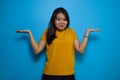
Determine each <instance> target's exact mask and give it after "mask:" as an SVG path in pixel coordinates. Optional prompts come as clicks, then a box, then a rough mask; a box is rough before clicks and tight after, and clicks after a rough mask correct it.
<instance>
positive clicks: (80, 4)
mask: <svg viewBox="0 0 120 80" xmlns="http://www.w3.org/2000/svg"><path fill="white" fill-rule="evenodd" d="M57 7H64V8H66V10H67V11H68V13H69V16H70V22H71V23H70V27H72V28H73V29H74V31H75V32H76V34H77V36H78V39H79V41H80V42H82V39H83V36H84V33H85V30H86V29H87V28H100V29H101V32H92V33H90V35H89V40H88V44H87V47H86V50H85V52H84V54H83V55H81V54H79V53H77V52H75V76H76V79H77V80H120V58H119V57H120V38H119V37H120V30H119V29H120V1H119V0H0V80H41V76H42V73H43V69H44V64H45V60H46V55H45V50H44V51H43V52H42V53H40V54H39V55H34V52H33V49H32V47H31V44H30V39H29V36H28V35H27V34H23V33H21V34H18V33H16V32H15V30H18V29H30V30H31V31H32V33H33V35H34V38H35V40H36V41H37V42H39V40H40V38H41V36H42V33H43V32H44V30H45V29H46V28H47V26H48V22H49V20H50V17H51V14H52V12H53V10H54V9H55V8H57Z"/></svg>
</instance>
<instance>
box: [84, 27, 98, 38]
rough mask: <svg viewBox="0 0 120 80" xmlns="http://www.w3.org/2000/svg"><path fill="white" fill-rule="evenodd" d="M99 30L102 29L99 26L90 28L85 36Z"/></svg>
mask: <svg viewBox="0 0 120 80" xmlns="http://www.w3.org/2000/svg"><path fill="white" fill-rule="evenodd" d="M99 31H100V29H99V28H94V29H92V28H88V29H87V30H86V34H85V36H88V35H89V33H90V32H99Z"/></svg>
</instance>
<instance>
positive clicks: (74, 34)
mask: <svg viewBox="0 0 120 80" xmlns="http://www.w3.org/2000/svg"><path fill="white" fill-rule="evenodd" d="M71 30H72V36H73V40H75V39H77V35H76V33H75V31H74V30H73V29H71Z"/></svg>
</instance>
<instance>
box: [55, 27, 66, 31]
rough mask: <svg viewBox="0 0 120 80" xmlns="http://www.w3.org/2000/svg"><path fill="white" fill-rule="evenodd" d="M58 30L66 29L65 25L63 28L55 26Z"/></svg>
mask: <svg viewBox="0 0 120 80" xmlns="http://www.w3.org/2000/svg"><path fill="white" fill-rule="evenodd" d="M57 29H58V30H59V31H62V30H64V29H66V27H64V28H57Z"/></svg>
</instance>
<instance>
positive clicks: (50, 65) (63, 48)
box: [41, 28, 77, 75]
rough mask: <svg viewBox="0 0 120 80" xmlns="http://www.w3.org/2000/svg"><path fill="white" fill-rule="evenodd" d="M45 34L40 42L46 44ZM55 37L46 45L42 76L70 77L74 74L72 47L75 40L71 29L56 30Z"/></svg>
mask: <svg viewBox="0 0 120 80" xmlns="http://www.w3.org/2000/svg"><path fill="white" fill-rule="evenodd" d="M46 32H47V30H46V31H45V32H44V34H43V36H42V38H41V40H43V41H45V42H46ZM56 36H57V38H55V39H54V40H53V41H52V44H50V45H46V54H47V62H46V65H45V69H44V74H48V75H71V74H74V45H73V41H74V40H75V39H76V38H77V37H76V34H75V32H74V31H73V29H72V28H67V29H65V30H63V31H58V30H56Z"/></svg>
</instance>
